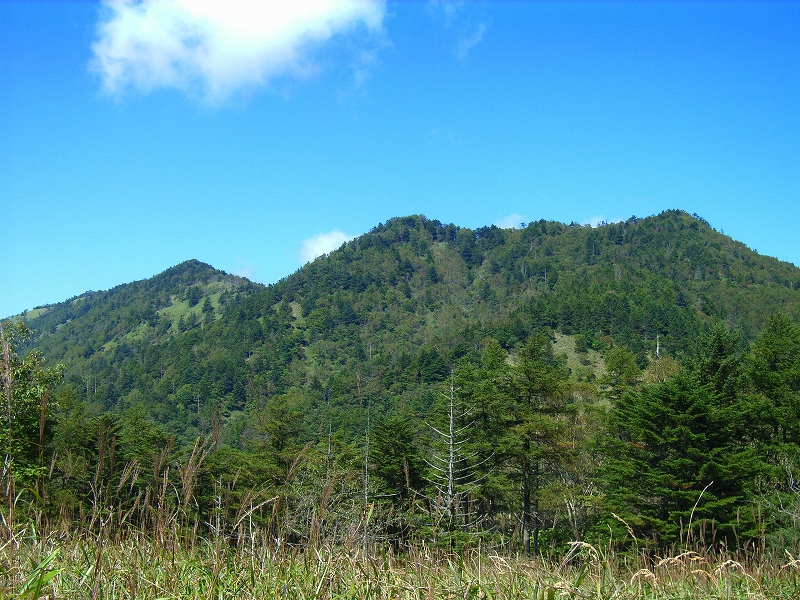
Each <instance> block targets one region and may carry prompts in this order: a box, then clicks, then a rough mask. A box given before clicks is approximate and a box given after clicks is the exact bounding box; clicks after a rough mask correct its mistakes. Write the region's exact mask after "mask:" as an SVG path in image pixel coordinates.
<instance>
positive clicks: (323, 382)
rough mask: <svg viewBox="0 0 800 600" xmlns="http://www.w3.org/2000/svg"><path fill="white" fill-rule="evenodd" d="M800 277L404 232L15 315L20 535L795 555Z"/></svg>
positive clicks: (659, 238)
mask: <svg viewBox="0 0 800 600" xmlns="http://www.w3.org/2000/svg"><path fill="white" fill-rule="evenodd" d="M799 284H800V269H798V268H797V267H795V266H794V265H791V264H789V263H785V262H781V261H779V260H777V259H774V258H771V257H766V256H761V255H759V254H758V253H756V252H755V251H753V250H751V249H749V248H747V247H746V246H744V245H743V244H741V243H739V242H736V241H734V240H732V239H731V238H729V237H727V236H725V235H724V234H723V233H721V232H717V231H715V230H714V229H713V228H712V227H711V226H710V225H709V223H707V222H706V221H705V220H704V219H702V218H701V217H698V216H697V215H689V214H687V213H685V212H683V211H678V210H671V211H666V212H664V213H661V214H659V215H657V216H652V217H647V218H637V217H631V218H630V219H628V220H627V221H624V222H619V223H612V224H605V223H602V224H600V226H598V227H594V228H593V227H589V226H581V225H576V224H574V223H573V224H569V225H566V224H562V223H556V222H549V221H548V222H546V221H538V222H532V223H527V224H525V223H523V224H521V226H520V228H519V229H500V228H498V227H495V226H491V227H482V228H479V229H475V230H472V229H467V228H462V227H457V226H455V225H452V224H442V223H440V222H439V221H435V220H430V219H427V218H425V217H423V216H411V217H403V218H395V219H392V220H390V221H388V222H387V223H385V224H381V225H378V226H377V227H375V228H374V229H373V230H372V231H370V232H369V233H367V234H365V235H363V236H361V237H359V238H356V239H354V240H352V241H350V242H347V243H346V244H344V245H343V246H342V247H341V248H339V249H338V250H335V251H333V252H331V253H330V254H328V255H326V256H323V257H320V258H318V259H316V260H315V261H313V262H310V263H308V264H306V265H305V266H304V267H303V268H301V269H300V270H299V271H297V272H296V273H294V274H292V275H291V276H289V277H287V278H285V279H283V280H281V281H279V282H278V283H276V284H274V285H269V286H262V285H260V284H255V283H251V282H249V281H247V280H246V279H242V278H239V277H236V276H232V275H228V274H226V273H223V272H221V271H218V270H215V269H213V268H212V267H210V266H209V265H206V264H203V263H201V262H198V261H196V260H192V261H188V262H185V263H183V264H180V265H178V266H175V267H173V268H171V269H168V270H167V271H165V272H164V273H161V274H159V275H157V276H155V277H153V278H152V279H149V280H145V281H139V282H134V283H131V284H126V285H121V286H118V287H116V288H114V289H111V290H109V291H105V292H87V293H86V294H84V295H81V296H79V297H76V298H72V299H70V300H67V301H65V302H62V303H60V304H55V305H47V306H40V307H37V308H35V309H32V310H29V311H27V312H26V313H24V314H22V315H18V316H16V317H13V318H11V319H8V320H5V321H3V329H2V343H3V357H2V360H3V369H2V373H3V389H4V404H5V406H4V411H3V419H4V421H5V425H4V427H3V428H1V429H0V444H2V448H3V452H4V455H5V461H4V466H3V478H4V485H3V488H2V490H3V493H2V495H3V507H2V509H0V510H2V513H3V523H4V524H5V527H6V528H7V529H8V530H9V531H11V532H13V530H14V527H17V526H19V524H21V523H31V522H35V526H36V529H38V530H40V531H42V530H46V529H50V530H56V529H58V530H63V531H85V532H93V534H94V535H101V534H102V535H105V536H112V537H113V536H116V538H119V539H124V538H125V537H126V536H129V535H133V534H134V533H136V534H137V535H139V534H146V535H148V536H153V537H154V538H156V539H158V538H163V537H164V536H166V535H174V536H176V537H177V538H178V539H188V536H201V537H206V538H209V539H211V538H214V539H223V540H224V541H225V543H226V544H228V545H230V546H232V547H238V546H240V545H242V544H248V543H250V542H249V541H248V540H252V539H253V536H254V533H253V532H254V531H258V532H261V533H262V534H263V535H264V536H266V539H268V540H271V541H270V543H271V544H273V545H277V546H281V545H284V546H286V547H290V548H303V547H309V546H313V547H317V546H318V545H319V544H321V543H324V544H327V545H329V546H336V545H353V544H355V545H356V546H358V547H360V548H361V549H362V550H363V551H366V550H367V549H368V548H371V549H373V550H374V549H376V548H389V549H391V551H392V552H398V553H403V552H411V551H413V549H414V548H417V547H418V546H419V544H420V543H422V544H427V545H428V546H430V547H431V548H439V549H443V550H448V551H453V550H456V551H457V550H458V549H463V548H467V547H476V546H478V545H481V546H482V547H483V548H491V549H493V552H496V553H498V554H501V555H508V556H511V555H517V556H520V555H521V556H529V557H538V556H542V557H543V556H564V555H567V554H569V552H571V549H572V550H574V548H575V546H574V544H575V543H576V542H580V543H585V544H591V545H594V546H598V545H602V546H603V547H610V548H614V549H615V550H616V551H619V552H626V551H630V550H631V549H636V551H639V550H642V549H644V550H645V551H646V552H652V553H664V552H667V551H675V549H680V548H686V549H694V550H697V549H714V548H717V549H720V548H723V549H725V550H728V551H731V552H744V553H746V552H756V551H760V552H775V553H777V554H778V555H782V554H783V553H785V552H788V553H791V554H790V555H792V556H793V555H794V554H796V552H797V551H798V542H799V540H798V534H799V533H800V532H798V517H800V491H799V490H798V484H797V483H796V478H797V477H798V475H799V474H800V326H799V325H798V321H797V319H798V316H800V291H798V290H797V287H798V285H799Z"/></svg>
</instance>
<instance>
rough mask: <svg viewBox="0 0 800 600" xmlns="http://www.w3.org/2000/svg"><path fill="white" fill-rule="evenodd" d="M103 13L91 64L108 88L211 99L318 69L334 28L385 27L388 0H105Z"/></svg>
mask: <svg viewBox="0 0 800 600" xmlns="http://www.w3.org/2000/svg"><path fill="white" fill-rule="evenodd" d="M102 15H103V16H102V18H101V20H100V23H99V24H98V27H97V40H96V41H95V43H94V44H93V45H92V50H93V52H94V58H93V60H92V63H91V68H92V69H93V70H94V71H95V72H97V73H98V74H99V75H100V77H101V79H102V82H103V88H104V90H105V91H106V92H108V93H110V94H114V95H119V94H121V93H123V92H125V91H126V90H128V89H138V90H142V91H150V90H152V89H154V88H160V87H164V88H177V89H179V90H184V91H186V92H188V93H189V94H191V95H193V96H199V97H201V98H203V99H205V100H206V101H209V102H212V103H213V102H219V101H222V100H225V99H226V98H228V97H229V96H230V95H231V94H232V93H234V92H235V91H237V90H240V89H242V88H246V87H249V86H259V85H265V84H267V83H269V81H270V80H272V79H274V78H275V77H279V76H283V75H294V76H300V77H307V76H309V75H311V74H313V73H314V72H316V71H317V70H318V66H317V65H316V63H315V61H314V57H313V51H314V50H315V49H317V48H318V47H319V46H320V45H322V44H324V43H325V42H327V41H329V40H331V38H333V37H334V36H336V35H340V34H346V33H352V32H355V31H362V32H363V31H365V32H367V33H368V34H371V35H375V34H378V35H379V34H381V33H382V31H383V19H384V16H385V5H384V0H304V1H302V2H300V1H297V2H286V1H285V0H227V1H226V2H220V1H219V0H149V1H144V2H142V1H140V0H104V2H103V10H102ZM360 64H361V67H360V68H363V64H362V63H360ZM363 76H364V74H363V73H361V74H358V73H357V74H356V78H363Z"/></svg>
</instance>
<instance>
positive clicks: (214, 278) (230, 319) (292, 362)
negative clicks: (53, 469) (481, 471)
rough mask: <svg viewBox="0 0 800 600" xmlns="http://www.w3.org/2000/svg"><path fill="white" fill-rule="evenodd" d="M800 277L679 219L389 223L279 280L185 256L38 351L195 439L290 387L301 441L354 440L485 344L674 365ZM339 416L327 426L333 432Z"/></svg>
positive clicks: (61, 324)
mask: <svg viewBox="0 0 800 600" xmlns="http://www.w3.org/2000/svg"><path fill="white" fill-rule="evenodd" d="M799 283H800V269H798V268H797V267H795V266H794V265H791V264H789V263H786V262H781V261H779V260H777V259H775V258H771V257H766V256H761V255H759V254H757V253H756V252H754V251H752V250H750V249H748V248H747V247H746V246H745V245H743V244H741V243H739V242H736V241H734V240H732V239H731V238H729V237H727V236H725V235H723V234H721V233H718V232H716V231H715V230H714V229H713V228H711V227H710V226H709V224H708V223H707V222H705V221H704V220H703V219H701V218H699V217H696V216H691V215H689V214H687V213H685V212H683V211H677V210H671V211H666V212H664V213H661V214H659V215H657V216H653V217H648V218H641V219H640V218H636V217H631V218H630V219H628V220H627V221H625V222H621V223H614V224H603V225H602V226H600V227H597V228H592V227H588V226H580V225H576V224H574V223H573V224H570V225H566V224H562V223H557V222H552V221H543V220H542V221H538V222H532V223H529V224H527V226H525V227H523V228H520V229H513V230H512V229H500V228H498V227H496V226H490V227H482V228H479V229H475V230H471V229H467V228H462V227H457V226H455V225H453V224H443V223H441V222H439V221H436V220H430V219H427V218H425V217H423V216H410V217H402V218H395V219H391V220H390V221H388V222H387V223H385V224H381V225H378V226H377V227H375V228H374V229H373V230H371V231H370V232H369V233H367V234H365V235H363V236H361V237H359V238H357V239H355V240H352V241H350V242H348V243H346V244H344V245H343V246H342V247H341V248H339V249H338V250H336V251H334V252H331V253H330V254H329V255H327V256H324V257H320V258H318V259H316V260H315V261H313V262H311V263H309V264H307V265H305V266H304V267H303V268H301V269H300V270H298V271H297V272H296V273H294V274H292V275H290V276H289V277H287V278H285V279H283V280H281V281H280V282H278V283H276V284H274V285H270V286H266V287H264V286H260V285H256V284H253V283H250V282H248V281H246V280H243V279H240V278H237V277H234V276H231V275H227V274H225V273H223V272H221V271H216V270H214V269H212V268H211V267H210V266H208V265H204V264H202V263H199V262H197V261H189V262H186V263H183V264H181V265H178V266H176V267H173V268H172V269H169V270H167V271H165V272H164V273H162V274H160V275H157V276H156V277H154V278H152V279H149V280H145V281H140V282H135V283H132V284H127V285H122V286H118V287H117V288H114V289H112V290H109V291H107V292H90V293H87V294H85V295H83V296H80V297H78V298H74V299H71V300H69V301H66V302H63V303H60V304H57V305H50V306H46V307H40V308H38V309H35V310H33V311H30V312H28V313H27V314H26V315H25V316H24V318H25V319H26V320H27V321H28V323H29V325H30V326H31V328H32V329H33V330H34V334H35V336H34V339H33V340H32V342H31V344H30V346H31V347H36V348H39V349H40V350H41V351H42V352H43V354H44V355H45V357H46V359H47V360H48V362H64V363H65V364H66V365H67V374H66V381H67V384H68V385H71V386H73V387H74V388H75V389H76V390H80V395H81V396H82V397H85V400H87V401H88V403H89V405H90V406H91V407H92V410H94V411H96V412H98V413H99V412H101V411H104V410H112V411H117V412H124V411H127V410H131V409H132V408H137V410H144V411H145V412H146V413H147V415H149V417H150V418H151V419H152V420H153V421H155V422H156V423H159V424H160V425H161V426H162V427H164V428H165V430H167V431H170V432H173V433H175V434H177V435H178V436H179V438H181V439H183V440H190V439H191V438H192V437H193V436H196V435H198V434H205V433H212V432H213V434H214V435H215V437H217V439H218V440H219V443H222V444H228V445H231V446H233V447H236V446H238V445H240V444H241V443H243V442H242V440H243V439H245V440H246V439H248V437H249V438H252V436H253V433H252V429H253V426H252V423H250V422H249V421H248V415H249V413H250V411H251V409H252V408H253V407H261V406H263V405H264V404H265V403H266V402H268V401H269V400H270V399H271V398H274V397H276V396H277V395H282V394H288V396H287V397H291V399H292V406H293V410H296V411H297V412H298V414H300V415H302V417H301V421H302V424H301V425H300V426H299V427H300V429H301V432H300V433H299V436H300V437H301V438H305V439H309V440H311V439H315V438H318V437H319V435H320V432H321V430H322V428H323V425H325V426H326V427H327V426H328V425H330V426H331V427H334V428H336V429H339V430H340V431H341V434H342V435H343V436H344V437H345V439H346V438H348V437H350V436H352V435H355V431H356V428H357V426H358V423H359V422H360V419H361V415H362V411H363V406H364V402H365V399H366V400H368V401H369V402H370V403H371V406H372V408H371V410H374V411H375V414H376V415H385V414H389V413H393V412H408V413H413V414H418V415H419V414H424V413H425V411H426V410H427V408H428V407H429V406H430V405H431V403H432V394H434V391H433V390H434V387H435V384H436V383H438V382H439V381H441V380H443V379H445V378H446V377H447V376H448V374H449V373H450V370H451V367H452V366H453V365H454V364H455V363H456V362H457V361H459V360H462V359H467V360H468V359H470V357H474V356H475V355H476V353H477V351H478V350H479V349H480V348H481V347H483V346H485V344H486V343H487V341H488V340H489V339H494V340H496V341H498V342H499V344H500V345H501V346H502V347H504V348H505V349H507V350H512V351H513V349H514V348H516V347H518V346H519V345H520V344H521V343H523V342H524V340H525V339H526V338H527V337H528V336H530V335H531V334H532V333H533V332H536V331H539V330H541V329H547V330H549V331H552V332H554V335H555V338H556V340H557V346H556V349H557V351H558V352H562V351H563V352H564V353H565V354H567V355H569V356H568V360H569V364H570V366H572V367H573V373H572V374H573V377H575V378H579V379H580V378H585V379H589V380H591V379H592V378H593V377H594V376H595V375H596V374H597V371H598V370H599V369H602V360H600V359H599V356H600V353H602V352H604V351H605V350H606V349H608V348H610V347H611V346H613V345H619V344H624V345H626V346H628V347H629V348H630V349H631V350H632V351H633V352H634V353H635V354H636V355H637V357H638V360H639V362H640V364H641V365H644V364H646V362H647V357H648V355H650V354H653V353H654V352H655V346H656V338H658V343H659V344H660V347H661V349H662V351H663V352H667V353H669V354H672V355H675V356H678V357H680V356H681V355H682V354H683V353H685V352H687V351H688V350H690V349H691V347H692V344H693V340H694V339H695V338H696V336H697V335H698V334H699V333H700V332H701V331H703V329H704V327H706V326H707V325H708V324H710V323H713V322H715V321H724V322H726V323H727V324H728V325H729V326H731V327H734V328H736V329H738V330H740V331H741V332H742V334H743V336H744V338H745V339H752V338H753V337H754V335H755V334H756V333H757V332H758V330H759V328H760V327H761V324H762V323H763V322H764V320H765V319H766V318H767V317H768V316H769V315H771V314H773V313H774V312H776V311H779V310H780V311H784V312H786V313H788V314H789V315H791V316H794V317H795V318H796V317H797V316H800V292H798V290H797V287H798V284H799ZM331 424H332V425H331Z"/></svg>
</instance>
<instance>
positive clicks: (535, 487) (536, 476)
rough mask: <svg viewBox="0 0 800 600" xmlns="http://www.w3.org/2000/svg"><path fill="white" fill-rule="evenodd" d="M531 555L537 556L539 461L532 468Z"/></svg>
mask: <svg viewBox="0 0 800 600" xmlns="http://www.w3.org/2000/svg"><path fill="white" fill-rule="evenodd" d="M533 555H534V556H538V555H539V461H538V459H537V460H536V462H535V463H534V467H533Z"/></svg>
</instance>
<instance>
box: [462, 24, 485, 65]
mask: <svg viewBox="0 0 800 600" xmlns="http://www.w3.org/2000/svg"><path fill="white" fill-rule="evenodd" d="M484 33H486V24H485V23H478V28H477V29H476V30H475V32H474V33H472V34H471V35H464V36H462V37H461V39H459V40H458V44H457V45H456V56H457V57H458V58H459V59H461V60H464V59H465V58H467V54H469V51H470V50H472V49H473V48H474V47H475V46H477V45H478V44H480V43H481V41H482V40H483V34H484Z"/></svg>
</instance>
